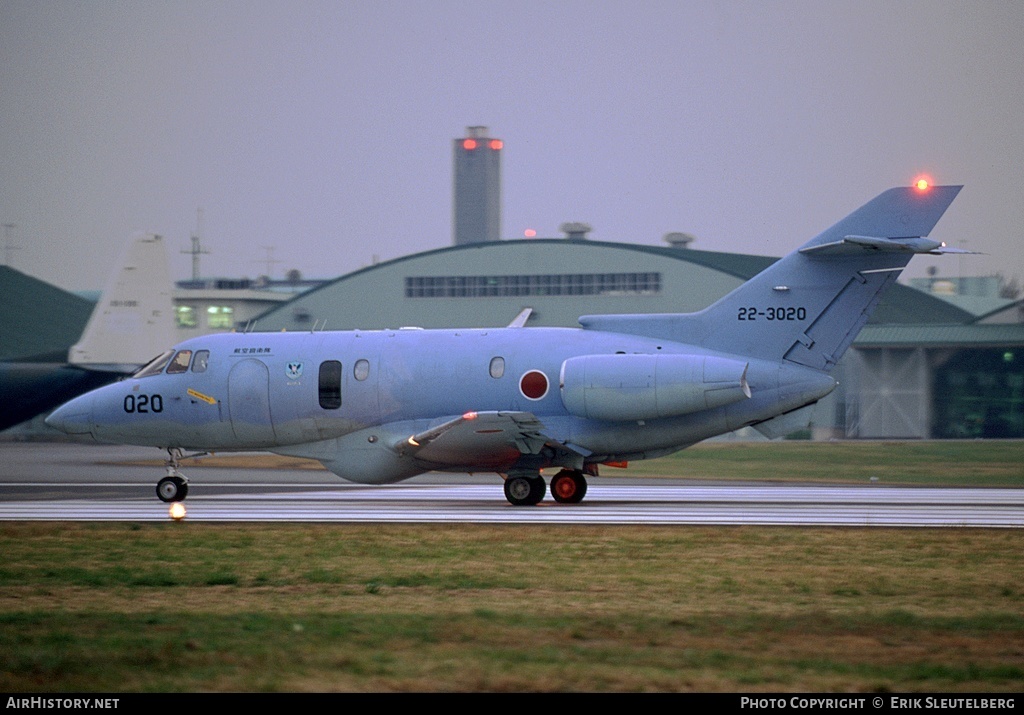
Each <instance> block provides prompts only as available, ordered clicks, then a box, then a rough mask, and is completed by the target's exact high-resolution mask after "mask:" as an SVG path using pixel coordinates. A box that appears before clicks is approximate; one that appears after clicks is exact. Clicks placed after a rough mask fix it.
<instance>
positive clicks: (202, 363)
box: [192, 350, 210, 372]
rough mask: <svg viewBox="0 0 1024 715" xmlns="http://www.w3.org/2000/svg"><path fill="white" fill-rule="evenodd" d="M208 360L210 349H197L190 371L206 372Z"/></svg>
mask: <svg viewBox="0 0 1024 715" xmlns="http://www.w3.org/2000/svg"><path fill="white" fill-rule="evenodd" d="M209 362H210V351H209V350H199V351H197V352H196V357H195V360H193V361H192V372H206V366H207V365H208V364H209Z"/></svg>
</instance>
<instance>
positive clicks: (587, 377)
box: [560, 355, 750, 422]
mask: <svg viewBox="0 0 1024 715" xmlns="http://www.w3.org/2000/svg"><path fill="white" fill-rule="evenodd" d="M560 383H561V392H562V403H563V404H564V405H565V409H567V410H568V411H569V412H570V413H571V414H573V415H576V416H577V417H585V418H587V419H595V420H608V421H617V422H621V421H627V420H651V419H657V418H659V417H675V416H677V415H685V414H688V413H690V412H700V411H701V410H708V409H711V408H714V407H722V406H724V405H728V404H732V403H733V402H739V401H740V400H745V399H747V398H748V397H750V386H749V385H748V384H747V363H746V362H743V361H741V360H732V359H730V358H722V357H713V356H709V355H584V356H582V357H574V358H569V359H568V360H566V361H565V362H563V363H562V372H561V379H560Z"/></svg>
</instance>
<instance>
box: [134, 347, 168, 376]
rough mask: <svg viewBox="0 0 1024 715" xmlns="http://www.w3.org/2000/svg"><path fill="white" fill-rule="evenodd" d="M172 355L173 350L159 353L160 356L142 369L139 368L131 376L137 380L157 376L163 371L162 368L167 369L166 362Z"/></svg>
mask: <svg viewBox="0 0 1024 715" xmlns="http://www.w3.org/2000/svg"><path fill="white" fill-rule="evenodd" d="M172 355H174V351H173V350H166V351H164V352H162V353H160V355H158V356H157V357H155V358H153V359H152V360H150V361H149V362H148V363H146V364H145V365H144V366H143V367H141V368H140V369H139V371H138V372H136V373H135V374H134V375H132V377H136V378H138V377H149V376H150V375H159V374H160V373H161V372H163V371H164V368H165V367H167V362H168V361H169V360H170V359H171V356H172Z"/></svg>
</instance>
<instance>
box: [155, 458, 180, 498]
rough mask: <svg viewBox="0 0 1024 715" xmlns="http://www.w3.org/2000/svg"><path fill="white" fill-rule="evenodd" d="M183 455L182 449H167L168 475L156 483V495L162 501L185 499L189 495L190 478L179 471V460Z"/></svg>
mask: <svg viewBox="0 0 1024 715" xmlns="http://www.w3.org/2000/svg"><path fill="white" fill-rule="evenodd" d="M181 457H182V454H181V450H180V449H168V450H167V476H166V477H164V478H163V479H161V480H160V481H159V482H157V485H156V495H157V496H158V497H160V501H164V502H176V501H185V497H187V496H188V479H187V478H186V477H185V475H184V474H182V473H181V472H179V471H178V460H180V459H181Z"/></svg>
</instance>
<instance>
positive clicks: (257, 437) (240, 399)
mask: <svg viewBox="0 0 1024 715" xmlns="http://www.w3.org/2000/svg"><path fill="white" fill-rule="evenodd" d="M228 409H229V411H230V413H231V429H232V430H233V431H234V433H235V437H236V438H238V440H239V441H240V442H241V443H242V444H243V445H251V446H254V447H255V446H260V445H265V446H270V445H273V444H274V443H275V442H276V441H277V435H276V434H275V433H274V422H273V420H272V419H271V415H270V371H269V370H268V369H267V366H266V365H264V364H263V363H262V362H260V361H259V360H256V359H254V358H246V359H244V360H242V361H240V362H238V363H237V364H236V365H235V366H234V367H232V368H231V373H230V375H229V376H228Z"/></svg>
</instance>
